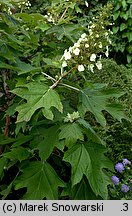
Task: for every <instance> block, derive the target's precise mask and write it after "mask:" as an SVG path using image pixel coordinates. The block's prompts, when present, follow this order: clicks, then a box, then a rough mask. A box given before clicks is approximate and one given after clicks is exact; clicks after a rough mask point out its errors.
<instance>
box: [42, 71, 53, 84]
mask: <svg viewBox="0 0 132 216" xmlns="http://www.w3.org/2000/svg"><path fill="white" fill-rule="evenodd" d="M41 73H42V74H43V75H45V76H46V77H48V78H49V79H50V80H52V81H54V82H56V79H54V78H53V77H51V76H49V75H48V74H46V73H44V72H41Z"/></svg>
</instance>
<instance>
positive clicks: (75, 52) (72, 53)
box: [61, 33, 108, 72]
mask: <svg viewBox="0 0 132 216" xmlns="http://www.w3.org/2000/svg"><path fill="white" fill-rule="evenodd" d="M82 43H83V45H84V47H85V48H86V49H87V48H89V44H88V37H87V35H86V34H85V33H84V34H82V35H81V37H80V38H79V40H78V41H77V42H76V43H75V44H74V45H73V46H72V47H69V49H68V50H67V49H66V50H65V51H64V54H63V56H62V58H61V60H62V68H64V67H67V66H68V61H70V59H71V58H72V57H77V56H79V54H80V53H81V45H82ZM99 47H100V48H102V43H101V42H100V44H99ZM107 52H108V50H107ZM82 58H83V57H82ZM96 58H97V55H96V54H94V53H93V54H91V56H90V59H89V61H90V62H92V63H90V64H89V65H88V69H89V70H91V72H94V70H93V69H94V66H95V65H96V67H97V68H98V70H101V69H102V63H101V61H100V60H97V62H96ZM100 59H101V56H100ZM85 67H86V65H83V64H79V65H78V71H79V72H82V71H84V70H85Z"/></svg>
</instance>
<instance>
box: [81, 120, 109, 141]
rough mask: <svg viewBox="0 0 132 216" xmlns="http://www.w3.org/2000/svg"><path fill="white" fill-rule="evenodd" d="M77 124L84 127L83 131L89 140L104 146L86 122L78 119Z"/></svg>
mask: <svg viewBox="0 0 132 216" xmlns="http://www.w3.org/2000/svg"><path fill="white" fill-rule="evenodd" d="M77 122H78V123H79V124H80V125H81V126H83V127H84V129H85V130H84V131H85V133H86V135H87V137H88V139H89V140H92V141H93V142H97V143H101V144H103V145H105V143H104V141H103V140H101V139H100V137H99V136H98V135H97V133H96V132H95V131H94V130H93V128H92V127H91V125H90V124H89V123H88V122H87V121H85V120H84V119H81V118H80V119H79V120H77Z"/></svg>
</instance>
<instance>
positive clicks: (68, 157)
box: [64, 142, 113, 199]
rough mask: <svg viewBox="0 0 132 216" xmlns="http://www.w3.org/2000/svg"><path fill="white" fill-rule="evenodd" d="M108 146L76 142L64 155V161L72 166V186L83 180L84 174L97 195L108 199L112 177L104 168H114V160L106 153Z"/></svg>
mask: <svg viewBox="0 0 132 216" xmlns="http://www.w3.org/2000/svg"><path fill="white" fill-rule="evenodd" d="M105 151H106V148H105V147H104V146H103V145H101V144H97V143H92V142H87V143H84V144H79V143H78V144H75V145H74V146H73V147H72V148H70V149H69V150H68V151H67V152H66V153H65V155H64V161H66V162H69V163H70V164H71V167H72V176H71V181H72V186H74V185H76V184H77V183H79V182H80V181H81V179H82V178H83V175H85V176H86V177H87V179H88V182H89V185H90V187H91V188H92V190H93V192H94V193H95V195H96V196H98V195H99V196H101V197H102V198H103V199H107V196H108V190H107V186H108V184H110V179H109V177H108V175H107V173H106V172H105V170H104V169H109V170H113V165H112V162H111V161H110V160H109V159H108V158H107V157H106V156H105V155H104V153H105Z"/></svg>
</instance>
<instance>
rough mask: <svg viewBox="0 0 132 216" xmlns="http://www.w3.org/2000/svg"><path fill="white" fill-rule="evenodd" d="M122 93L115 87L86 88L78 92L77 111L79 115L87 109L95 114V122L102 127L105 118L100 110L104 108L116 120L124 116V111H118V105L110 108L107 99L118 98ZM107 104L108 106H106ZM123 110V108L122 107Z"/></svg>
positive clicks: (82, 114)
mask: <svg viewBox="0 0 132 216" xmlns="http://www.w3.org/2000/svg"><path fill="white" fill-rule="evenodd" d="M123 94H124V93H123V92H120V91H119V90H117V89H102V88H101V89H100V88H96V87H95V88H93V89H92V88H86V89H84V90H82V91H81V92H80V96H79V113H80V115H81V116H84V115H85V113H86V112H87V111H90V112H91V113H93V115H94V116H95V119H96V121H97V122H99V123H100V124H101V125H102V126H103V127H105V126H106V119H105V117H104V114H103V112H102V111H104V110H106V111H107V112H109V113H110V115H112V116H113V117H114V118H116V119H117V120H119V121H120V120H121V119H122V118H126V117H125V115H124V113H123V112H122V111H121V107H120V113H119V115H117V114H116V113H117V112H118V111H119V107H118V106H117V107H116V106H115V107H114V108H113V109H112V108H110V101H109V99H111V98H113V97H116V98H119V97H120V96H122V95H123ZM108 105H109V106H108ZM122 110H123V109H122Z"/></svg>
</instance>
